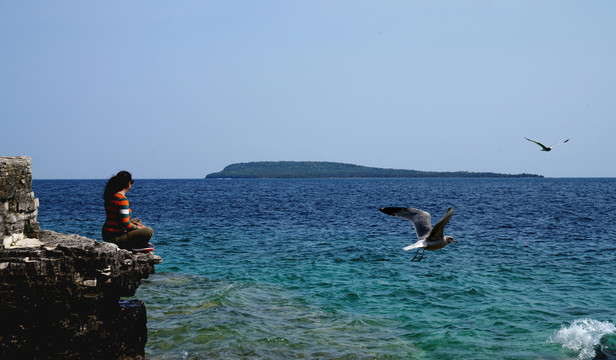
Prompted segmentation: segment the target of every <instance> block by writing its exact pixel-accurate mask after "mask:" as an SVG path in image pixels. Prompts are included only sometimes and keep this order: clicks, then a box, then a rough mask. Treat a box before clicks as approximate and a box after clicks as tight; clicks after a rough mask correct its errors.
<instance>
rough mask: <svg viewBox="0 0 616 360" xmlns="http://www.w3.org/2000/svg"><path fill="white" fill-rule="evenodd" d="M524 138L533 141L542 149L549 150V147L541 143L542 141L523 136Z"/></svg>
mask: <svg viewBox="0 0 616 360" xmlns="http://www.w3.org/2000/svg"><path fill="white" fill-rule="evenodd" d="M524 139H526V140H528V141H530V142H534V143H535V144H537V145H539V146H541V148H542V149H543V150H545V151H550V148H549V147H547V146H545V145H543V144H542V143H540V142H539V141H535V140H531V139H529V138H527V137H525V138H524Z"/></svg>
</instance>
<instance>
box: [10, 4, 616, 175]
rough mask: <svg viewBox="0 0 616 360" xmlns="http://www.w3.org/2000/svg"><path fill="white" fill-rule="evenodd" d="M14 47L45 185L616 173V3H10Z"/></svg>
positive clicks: (18, 102)
mask: <svg viewBox="0 0 616 360" xmlns="http://www.w3.org/2000/svg"><path fill="white" fill-rule="evenodd" d="M0 49H1V55H0V121H1V122H2V124H1V126H0V132H1V133H2V135H1V141H0V155H5V156H13V155H27V156H31V157H32V164H33V175H34V178H37V179H53V178H68V179H70V178H80V179H81V178H107V177H109V176H111V175H113V174H114V173H115V172H117V171H119V170H122V169H126V170H129V171H131V172H132V173H133V176H134V177H136V178H201V177H204V176H205V175H206V174H208V173H211V172H215V171H219V170H221V169H222V168H223V167H224V166H226V165H228V164H231V163H236V162H249V161H277V160H311V161H335V162H345V163H352V164H358V165H365V166H375V167H384V168H396V169H414V170H426V171H428V170H430V171H457V170H466V171H491V172H501V173H522V172H527V173H536V174H541V175H545V176H550V177H578V176H581V177H586V176H589V177H608V176H609V177H614V176H616V165H614V164H615V162H614V158H615V156H616V142H615V141H614V137H615V136H616V100H615V99H616V65H615V64H616V3H615V2H614V1H611V0H605V1H601V0H596V1H566V0H555V1H548V0H545V1H524V0H515V1H513V0H512V1H454V0H451V1H407V0H403V1H356V0H353V1H335V0H327V1H318V0H317V1H286V0H284V1H248V0H246V1H226V0H225V1H166V0H165V1H156V0H155V1H152V0H148V1H115V0H114V1H98V2H92V1H2V2H1V3H0ZM524 137H529V138H531V139H536V140H539V141H541V142H544V143H546V144H553V143H557V142H560V141H562V140H564V139H567V138H570V139H571V140H570V141H569V142H568V143H567V144H564V145H561V146H559V147H557V148H556V149H555V150H553V151H551V152H549V153H545V152H541V151H540V148H539V147H538V146H537V145H535V144H532V143H530V142H528V141H526V140H524Z"/></svg>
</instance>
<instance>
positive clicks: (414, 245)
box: [402, 241, 426, 251]
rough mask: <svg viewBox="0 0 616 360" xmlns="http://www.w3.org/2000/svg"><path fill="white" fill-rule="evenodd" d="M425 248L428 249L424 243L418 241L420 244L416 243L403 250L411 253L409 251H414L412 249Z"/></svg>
mask: <svg viewBox="0 0 616 360" xmlns="http://www.w3.org/2000/svg"><path fill="white" fill-rule="evenodd" d="M424 247H426V244H425V243H424V241H418V242H416V243H414V244H411V245H409V246H405V247H403V248H402V250H404V251H409V250H412V249H417V248H424Z"/></svg>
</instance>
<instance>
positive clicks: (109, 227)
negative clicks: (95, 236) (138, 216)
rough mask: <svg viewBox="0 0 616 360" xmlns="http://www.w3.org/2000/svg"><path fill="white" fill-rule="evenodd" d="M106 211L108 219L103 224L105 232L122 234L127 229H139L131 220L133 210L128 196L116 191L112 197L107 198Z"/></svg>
mask: <svg viewBox="0 0 616 360" xmlns="http://www.w3.org/2000/svg"><path fill="white" fill-rule="evenodd" d="M105 212H106V213H107V220H106V221H105V224H104V225H103V232H105V233H108V234H109V235H112V234H117V235H120V234H121V233H124V232H126V231H131V230H136V229H137V225H135V224H133V223H132V222H130V218H131V216H133V212H132V211H131V209H130V206H129V204H128V199H127V198H126V196H124V195H122V194H120V193H115V194H113V196H112V197H111V199H109V200H105Z"/></svg>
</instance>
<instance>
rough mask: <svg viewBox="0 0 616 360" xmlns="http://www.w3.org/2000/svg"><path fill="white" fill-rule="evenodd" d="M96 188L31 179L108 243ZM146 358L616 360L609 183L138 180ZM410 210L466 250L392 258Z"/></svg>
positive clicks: (76, 228) (73, 224)
mask: <svg viewBox="0 0 616 360" xmlns="http://www.w3.org/2000/svg"><path fill="white" fill-rule="evenodd" d="M104 184H105V181H104V180H35V181H34V184H33V188H34V191H35V195H36V197H38V198H39V199H40V207H39V215H38V219H39V221H40V223H41V226H42V227H43V228H45V229H49V230H54V231H59V232H66V233H76V234H80V235H83V236H88V237H91V238H94V239H98V240H100V239H101V236H100V228H101V225H102V223H103V222H104V217H105V215H104V209H103V204H102V200H101V193H102V190H103V186H104ZM127 196H128V198H129V200H130V202H131V208H132V210H133V212H134V214H135V216H136V217H139V218H141V219H142V221H143V222H144V223H146V224H148V225H150V226H152V227H153V228H154V231H155V234H154V238H153V239H152V242H153V243H154V245H155V247H156V249H155V252H156V253H157V254H158V255H160V256H162V258H163V260H164V262H163V263H162V264H160V265H158V266H157V273H156V274H154V275H152V276H150V278H149V279H147V280H144V281H143V282H142V285H141V286H140V287H139V289H138V290H137V293H136V295H135V297H136V298H139V299H141V300H144V301H145V303H146V306H147V311H148V343H147V347H146V355H147V358H148V359H151V360H156V359H297V358H299V359H593V358H608V359H616V328H615V324H616V179H386V180H385V179H316V180H313V179H311V180H274V179H269V180H201V179H194V180H140V179H137V180H136V181H135V184H134V186H133V189H132V190H131V191H130V192H129V193H128V195H127ZM383 206H409V207H416V208H420V209H424V210H426V211H428V212H430V213H431V214H432V222H433V224H434V223H436V222H437V221H438V220H440V218H441V217H442V216H443V214H444V213H445V211H446V210H447V208H448V207H449V206H453V207H454V209H455V215H454V216H453V218H452V220H451V221H450V222H449V224H448V225H447V228H446V229H445V230H446V231H445V233H446V234H447V235H452V236H454V237H455V238H456V240H458V241H459V242H458V243H453V244H451V245H449V246H447V247H445V248H443V249H441V250H438V251H433V252H432V251H426V253H425V257H424V258H423V260H422V261H421V262H413V263H412V262H410V260H411V258H412V257H413V255H414V252H405V251H403V250H402V247H404V246H406V245H408V244H410V243H412V242H414V241H415V240H416V235H415V233H414V230H413V228H412V226H411V224H410V223H409V222H407V221H404V220H402V219H398V218H395V217H391V216H387V215H385V214H383V213H381V212H379V211H378V208H380V207H383Z"/></svg>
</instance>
